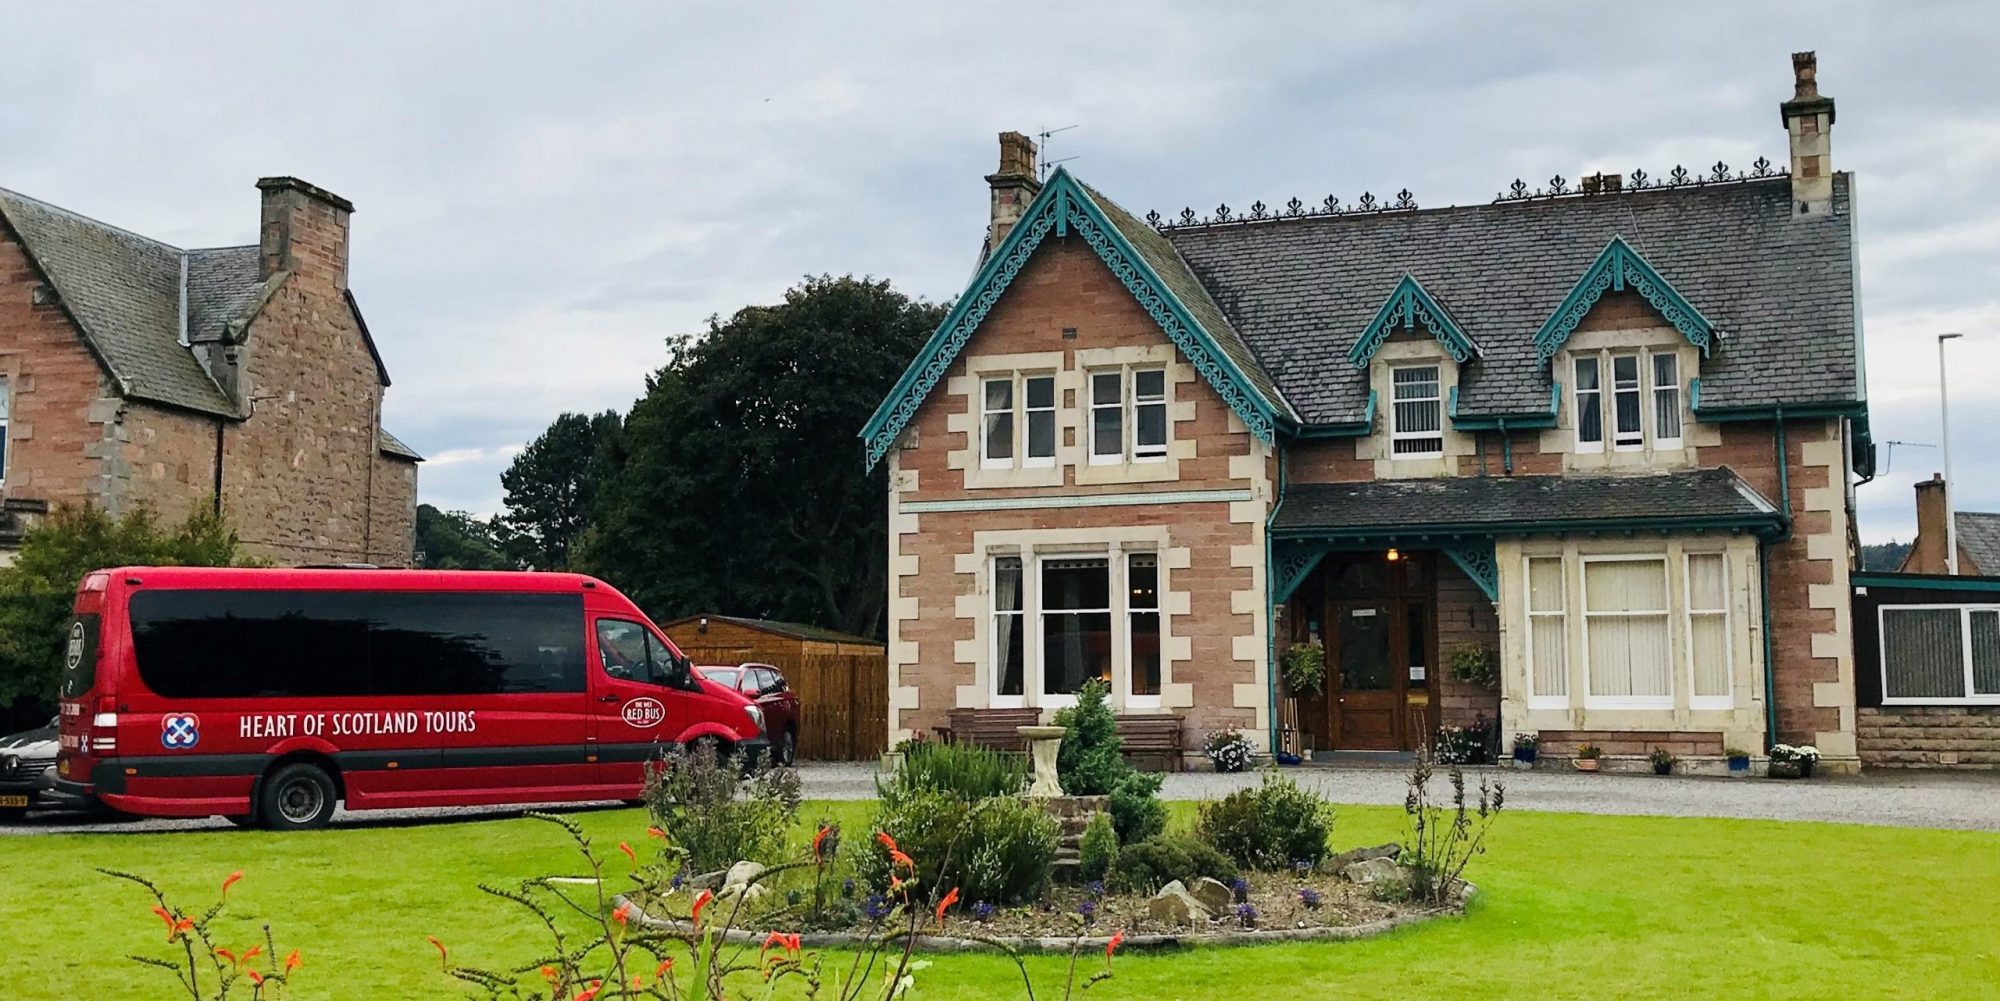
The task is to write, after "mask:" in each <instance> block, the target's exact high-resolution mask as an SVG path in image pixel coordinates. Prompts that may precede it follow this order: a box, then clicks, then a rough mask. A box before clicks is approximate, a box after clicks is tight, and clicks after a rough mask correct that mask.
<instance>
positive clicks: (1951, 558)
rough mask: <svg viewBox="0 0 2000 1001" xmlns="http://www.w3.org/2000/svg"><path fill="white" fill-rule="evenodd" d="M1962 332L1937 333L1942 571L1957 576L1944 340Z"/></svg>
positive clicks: (1956, 525) (1955, 514) (1948, 400)
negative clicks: (1942, 518) (1942, 477)
mask: <svg viewBox="0 0 2000 1001" xmlns="http://www.w3.org/2000/svg"><path fill="white" fill-rule="evenodd" d="M1964 336H1965V335H1964V334H1939V335H1938V423H1939V425H1940V427H1941V431H1942V433H1943V435H1944V572H1945V573H1948V574H1950V575H1952V576H1954V577H1956V576H1958V514H1957V511H1958V506H1957V505H1956V504H1955V503H1953V501H1952V495H1953V494H1954V493H1955V492H1956V491H1954V490H1953V489H1952V486H1951V397H1950V395H1949V394H1948V393H1946V391H1945V378H1944V342H1946V341H1949V340H1953V339H1956V338H1959V337H1964Z"/></svg>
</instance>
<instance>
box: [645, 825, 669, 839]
mask: <svg viewBox="0 0 2000 1001" xmlns="http://www.w3.org/2000/svg"><path fill="white" fill-rule="evenodd" d="M646 836H647V837H649V838H654V839H657V840H660V841H665V840H667V832H665V831H663V830H660V829H659V828H657V827H648V828H646Z"/></svg>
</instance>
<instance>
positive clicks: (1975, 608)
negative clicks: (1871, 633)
mask: <svg viewBox="0 0 2000 1001" xmlns="http://www.w3.org/2000/svg"><path fill="white" fill-rule="evenodd" d="M1949 609H1956V610H1957V611H1958V641H1959V662H1960V663H1961V664H1962V665H1964V667H1965V694H1964V695H1962V696H1960V697H1958V698H1955V699H1953V698H1890V697H1889V628H1888V625H1889V615H1888V613H1889V612H1891V611H1909V612H1920V611H1943V610H1949ZM1975 612H1993V613H1996V614H2000V605H1883V606H1881V607H1880V608H1877V609H1876V610H1875V643H1876V657H1877V658H1878V659H1877V661H1876V667H1877V670H1878V671H1879V672H1880V673H1881V675H1882V704H1883V705H1885V706H1992V705H2000V692H1994V693H1992V694H1990V695H1978V694H1974V692H1973V684H1972V678H1973V674H1972V615H1973V613H1975Z"/></svg>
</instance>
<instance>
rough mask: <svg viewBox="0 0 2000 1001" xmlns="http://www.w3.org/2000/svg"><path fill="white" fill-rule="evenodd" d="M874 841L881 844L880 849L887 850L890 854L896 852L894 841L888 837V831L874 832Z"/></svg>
mask: <svg viewBox="0 0 2000 1001" xmlns="http://www.w3.org/2000/svg"><path fill="white" fill-rule="evenodd" d="M875 840H877V841H880V842H882V847H884V848H887V849H889V850H890V851H892V852H893V851H896V850H897V849H896V839H895V838H892V837H890V836H889V832H888V831H876V832H875Z"/></svg>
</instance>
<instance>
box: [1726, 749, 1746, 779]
mask: <svg viewBox="0 0 2000 1001" xmlns="http://www.w3.org/2000/svg"><path fill="white" fill-rule="evenodd" d="M1749 776H1750V756H1749V755H1747V754H1746V755H1744V756H1742V757H1738V758H1730V759H1729V777H1730V778H1734V779H1741V778H1748V777H1749Z"/></svg>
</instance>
